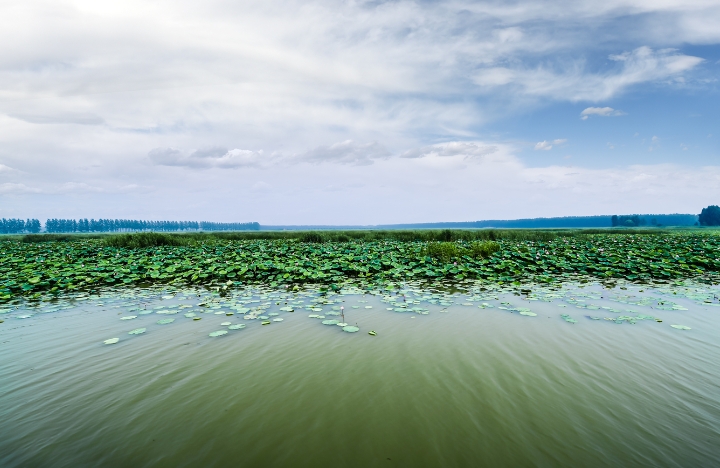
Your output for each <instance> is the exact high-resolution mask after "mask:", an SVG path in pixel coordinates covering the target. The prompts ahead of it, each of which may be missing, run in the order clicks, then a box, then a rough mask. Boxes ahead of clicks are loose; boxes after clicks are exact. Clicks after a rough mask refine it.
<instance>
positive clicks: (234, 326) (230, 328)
mask: <svg viewBox="0 0 720 468" xmlns="http://www.w3.org/2000/svg"><path fill="white" fill-rule="evenodd" d="M246 326H247V325H245V324H244V323H238V324H237V325H230V326H229V327H228V330H241V329H243V328H245V327H246Z"/></svg>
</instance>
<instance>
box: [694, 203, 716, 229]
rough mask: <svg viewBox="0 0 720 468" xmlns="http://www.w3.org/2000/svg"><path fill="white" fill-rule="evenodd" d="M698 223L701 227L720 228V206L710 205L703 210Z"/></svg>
mask: <svg viewBox="0 0 720 468" xmlns="http://www.w3.org/2000/svg"><path fill="white" fill-rule="evenodd" d="M698 221H699V222H700V225H701V226H720V206H717V205H710V206H708V207H707V208H703V209H702V212H701V213H700V216H699V217H698Z"/></svg>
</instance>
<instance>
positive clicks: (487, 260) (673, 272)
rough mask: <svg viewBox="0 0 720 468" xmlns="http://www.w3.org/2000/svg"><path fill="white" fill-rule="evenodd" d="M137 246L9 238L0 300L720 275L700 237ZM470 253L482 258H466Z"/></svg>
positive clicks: (0, 267)
mask: <svg viewBox="0 0 720 468" xmlns="http://www.w3.org/2000/svg"><path fill="white" fill-rule="evenodd" d="M148 239H149V238H148ZM148 239H146V240H148ZM132 242H134V241H132V239H131V242H130V243H128V242H126V243H125V244H121V243H118V244H116V245H125V246H123V247H117V246H112V245H108V241H104V240H98V239H82V240H77V241H70V242H45V243H21V242H11V241H3V242H1V243H0V247H1V248H2V252H3V255H2V257H0V298H1V299H4V300H8V299H11V298H13V297H17V296H19V295H26V296H27V295H29V296H33V295H35V296H36V297H39V295H40V293H41V292H43V291H51V292H60V291H63V290H74V289H79V288H81V289H94V288H96V287H98V286H103V285H122V284H127V285H145V284H149V283H156V282H173V283H195V284H207V285H213V284H214V285H221V284H225V285H228V284H233V283H235V282H256V281H259V282H266V283H275V284H278V283H294V282H320V283H337V282H342V281H344V280H347V279H356V280H360V281H361V282H365V283H377V282H382V281H385V280H395V281H397V280H403V279H411V278H412V279H427V280H435V279H464V278H482V279H486V280H489V281H496V282H513V281H547V282H549V281H553V280H555V279H562V278H564V277H567V276H570V275H587V276H589V277H595V278H602V279H608V278H626V279H628V280H631V281H644V280H652V279H673V278H682V277H690V276H697V275H702V274H704V273H709V272H716V271H720V255H718V254H719V252H720V237H718V236H714V235H707V234H696V233H690V234H672V235H671V234H664V235H607V234H592V235H576V236H568V237H556V238H554V239H550V240H509V239H499V240H498V241H496V242H497V244H496V246H494V245H495V242H493V243H492V244H484V245H483V244H478V245H475V246H473V244H472V243H470V242H465V241H456V242H454V243H451V244H450V245H451V246H452V247H454V248H455V250H453V248H451V247H448V246H447V245H445V246H444V247H442V248H441V250H442V249H446V250H449V252H445V251H443V252H445V253H442V254H441V255H437V256H433V255H432V249H433V248H432V247H430V246H429V244H428V243H427V242H422V241H409V242H400V241H387V240H385V241H347V242H301V241H298V240H282V239H281V240H223V239H218V238H212V237H208V238H205V239H204V240H200V241H199V240H195V241H194V242H190V243H187V245H181V246H168V245H163V246H160V247H145V248H143V246H142V245H141V244H142V243H141V241H140V240H138V241H137V242H138V244H137V245H131V244H132ZM148 242H152V240H149V241H148ZM163 242H164V241H162V240H160V241H158V242H157V243H156V244H153V245H157V244H162V243H163ZM133 247H135V248H133ZM473 248H477V249H480V250H482V253H479V254H478V255H476V256H473V255H472V254H468V253H471V252H472V251H473ZM493 251H494V252H493Z"/></svg>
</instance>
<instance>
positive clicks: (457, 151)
mask: <svg viewBox="0 0 720 468" xmlns="http://www.w3.org/2000/svg"><path fill="white" fill-rule="evenodd" d="M497 151H498V146H496V145H487V144H483V143H479V142H472V141H469V142H466V141H453V142H450V143H439V144H436V145H432V146H425V147H422V148H417V149H413V150H409V151H406V152H404V153H402V155H401V156H400V157H402V158H425V157H429V156H435V157H441V158H446V157H452V156H461V157H462V158H463V159H470V160H472V159H480V158H483V157H484V156H487V155H490V154H492V153H495V152H497Z"/></svg>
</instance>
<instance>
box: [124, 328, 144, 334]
mask: <svg viewBox="0 0 720 468" xmlns="http://www.w3.org/2000/svg"><path fill="white" fill-rule="evenodd" d="M145 330H146V329H145V328H136V329H135V330H132V331H129V332H128V335H140V334H142V333H145Z"/></svg>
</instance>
